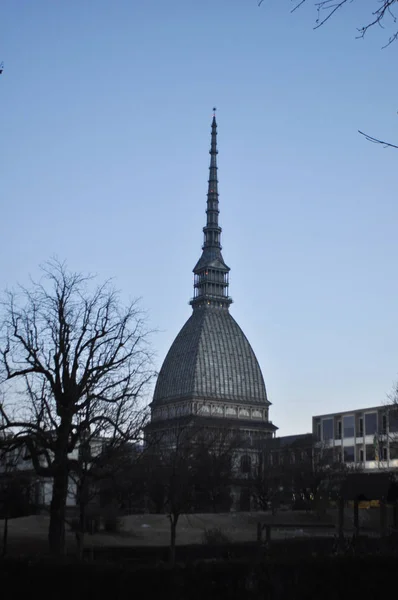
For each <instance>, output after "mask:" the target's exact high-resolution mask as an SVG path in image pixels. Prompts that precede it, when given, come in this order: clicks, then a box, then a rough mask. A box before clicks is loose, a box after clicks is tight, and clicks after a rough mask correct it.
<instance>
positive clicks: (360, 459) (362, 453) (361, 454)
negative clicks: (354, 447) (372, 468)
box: [359, 448, 364, 463]
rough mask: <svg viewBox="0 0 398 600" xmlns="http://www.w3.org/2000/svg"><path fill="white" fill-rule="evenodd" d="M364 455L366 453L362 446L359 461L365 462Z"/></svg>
mask: <svg viewBox="0 0 398 600" xmlns="http://www.w3.org/2000/svg"><path fill="white" fill-rule="evenodd" d="M363 455H364V452H363V448H360V450H359V462H361V463H362V462H363Z"/></svg>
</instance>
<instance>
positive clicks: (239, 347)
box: [153, 305, 269, 404]
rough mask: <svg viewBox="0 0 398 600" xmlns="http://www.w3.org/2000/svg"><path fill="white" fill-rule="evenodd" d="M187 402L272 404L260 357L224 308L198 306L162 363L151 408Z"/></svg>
mask: <svg viewBox="0 0 398 600" xmlns="http://www.w3.org/2000/svg"><path fill="white" fill-rule="evenodd" d="M183 398H184V399H191V398H203V399H214V400H229V401H233V402H239V403H260V404H269V402H268V399H267V392H266V389H265V384H264V379H263V376H262V373H261V369H260V366H259V364H258V361H257V358H256V356H255V354H254V352H253V350H252V348H251V346H250V344H249V342H248V340H247V338H246V336H245V335H244V333H243V331H242V330H241V328H240V327H239V325H238V324H237V322H236V321H235V319H234V318H233V317H232V316H231V314H230V313H229V311H228V309H226V308H220V307H217V306H214V305H210V306H206V305H205V306H197V307H195V308H194V310H193V312H192V315H191V317H190V318H189V319H188V321H187V322H186V323H185V325H184V327H183V328H182V329H181V331H180V333H179V334H178V335H177V337H176V339H175V340H174V342H173V344H172V346H171V348H170V350H169V352H168V354H167V356H166V358H165V360H164V363H163V365H162V368H161V370H160V373H159V377H158V380H157V383H156V388H155V392H154V397H153V404H161V403H163V402H166V401H169V400H179V399H183Z"/></svg>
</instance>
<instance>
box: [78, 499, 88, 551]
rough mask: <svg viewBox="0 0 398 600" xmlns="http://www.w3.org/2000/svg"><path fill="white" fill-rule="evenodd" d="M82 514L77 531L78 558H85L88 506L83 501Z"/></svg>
mask: <svg viewBox="0 0 398 600" xmlns="http://www.w3.org/2000/svg"><path fill="white" fill-rule="evenodd" d="M79 512H80V516H79V530H78V531H77V532H76V541H77V558H78V559H79V560H82V559H83V550H84V534H85V531H86V506H85V504H84V502H83V503H81V504H80V511H79Z"/></svg>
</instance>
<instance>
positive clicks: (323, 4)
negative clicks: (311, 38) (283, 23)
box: [258, 0, 398, 148]
mask: <svg viewBox="0 0 398 600" xmlns="http://www.w3.org/2000/svg"><path fill="white" fill-rule="evenodd" d="M291 1H292V2H293V8H292V9H291V12H295V11H296V10H297V9H298V8H300V6H302V5H303V4H305V3H308V1H309V0H291ZM310 1H311V0H310ZM353 1H354V0H317V1H315V2H314V6H315V7H316V11H317V17H316V21H315V25H314V29H319V27H322V25H324V24H325V23H326V22H327V21H329V19H331V18H332V17H333V16H334V15H335V13H336V12H337V11H339V10H340V9H341V8H343V7H344V5H345V4H348V2H350V3H352V2H353ZM263 2H264V0H258V5H259V6H261V4H263ZM372 2H373V5H372V9H371V11H370V16H369V19H368V21H367V22H366V23H365V24H364V25H362V26H360V27H358V29H357V31H358V36H357V37H358V38H364V37H365V34H366V33H367V32H368V31H369V29H371V28H372V27H374V26H376V25H378V26H379V27H382V28H384V27H385V26H386V24H387V23H389V24H392V25H393V27H394V31H393V32H392V33H391V34H390V35H389V37H388V40H387V42H386V44H385V45H384V46H383V48H386V47H387V46H389V45H390V44H392V43H393V42H395V41H396V40H397V39H398V27H397V22H398V17H397V11H396V8H397V7H396V5H397V3H398V0H372ZM394 9H395V12H394ZM358 133H359V134H360V135H363V136H364V137H365V139H367V140H368V141H369V142H372V143H374V144H380V145H381V146H383V148H398V145H396V144H393V143H391V142H387V141H385V140H382V139H380V138H378V137H374V136H371V135H369V134H367V133H364V132H363V131H360V130H358Z"/></svg>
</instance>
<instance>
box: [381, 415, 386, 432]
mask: <svg viewBox="0 0 398 600" xmlns="http://www.w3.org/2000/svg"><path fill="white" fill-rule="evenodd" d="M381 433H387V415H383V419H382V431H381Z"/></svg>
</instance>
